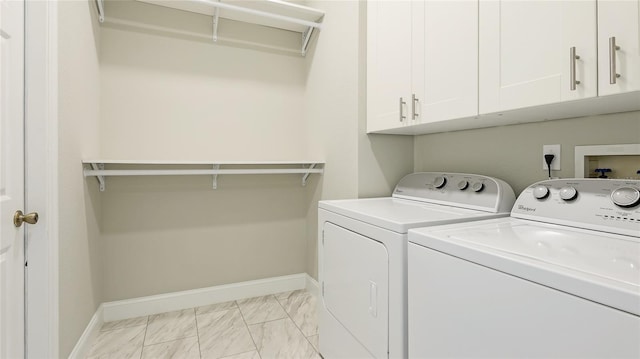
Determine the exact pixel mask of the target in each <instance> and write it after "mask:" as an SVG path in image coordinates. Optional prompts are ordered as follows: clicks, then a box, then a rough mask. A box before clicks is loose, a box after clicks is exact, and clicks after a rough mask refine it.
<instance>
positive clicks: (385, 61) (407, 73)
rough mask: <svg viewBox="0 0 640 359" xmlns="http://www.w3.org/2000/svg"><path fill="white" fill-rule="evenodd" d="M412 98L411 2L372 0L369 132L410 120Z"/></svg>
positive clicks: (369, 15)
mask: <svg viewBox="0 0 640 359" xmlns="http://www.w3.org/2000/svg"><path fill="white" fill-rule="evenodd" d="M410 101H411V2H410V1H397V0H393V1H391V0H381V1H368V2H367V132H372V131H380V130H385V129H391V128H397V127H401V126H404V125H405V124H407V121H408V120H409V119H410V118H411V114H410V108H409V106H410V105H411V104H410ZM401 102H403V103H404V104H403V105H402V104H401Z"/></svg>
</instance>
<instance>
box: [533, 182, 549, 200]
mask: <svg viewBox="0 0 640 359" xmlns="http://www.w3.org/2000/svg"><path fill="white" fill-rule="evenodd" d="M548 196H549V188H547V187H546V186H542V185H541V186H536V188H534V189H533V197H535V198H537V199H544V198H547V197H548Z"/></svg>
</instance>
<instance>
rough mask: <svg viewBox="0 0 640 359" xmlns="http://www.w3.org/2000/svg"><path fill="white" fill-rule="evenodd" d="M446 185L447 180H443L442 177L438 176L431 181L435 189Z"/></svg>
mask: <svg viewBox="0 0 640 359" xmlns="http://www.w3.org/2000/svg"><path fill="white" fill-rule="evenodd" d="M446 184H447V179H446V178H444V177H442V176H438V177H436V178H435V179H434V180H433V185H434V186H435V187H436V188H442V187H444V185H446Z"/></svg>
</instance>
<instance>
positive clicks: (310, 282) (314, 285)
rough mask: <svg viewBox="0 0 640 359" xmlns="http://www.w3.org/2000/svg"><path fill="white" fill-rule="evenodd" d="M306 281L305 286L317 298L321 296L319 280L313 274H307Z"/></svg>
mask: <svg viewBox="0 0 640 359" xmlns="http://www.w3.org/2000/svg"><path fill="white" fill-rule="evenodd" d="M305 279H306V283H305V288H306V289H307V291H308V292H309V293H311V294H313V295H314V296H315V297H316V298H319V297H320V284H319V283H318V281H317V280H315V279H314V278H313V277H312V276H310V275H308V274H306V278H305Z"/></svg>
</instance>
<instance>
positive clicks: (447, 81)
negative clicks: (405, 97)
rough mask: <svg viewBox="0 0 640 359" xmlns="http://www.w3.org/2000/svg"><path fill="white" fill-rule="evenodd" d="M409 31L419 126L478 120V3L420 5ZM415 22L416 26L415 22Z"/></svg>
mask: <svg viewBox="0 0 640 359" xmlns="http://www.w3.org/2000/svg"><path fill="white" fill-rule="evenodd" d="M419 12H421V13H422V17H423V20H422V21H421V24H420V25H422V26H421V28H419V27H418V26H415V25H414V37H413V41H414V56H413V57H414V68H413V78H414V92H415V93H416V95H417V97H418V100H419V101H418V102H419V104H420V106H419V107H418V108H419V110H418V116H417V117H418V119H419V121H420V122H422V123H425V122H433V121H442V120H448V119H454V118H462V117H470V116H475V115H477V114H478V0H455V1H424V2H422V4H421V9H420V11H419ZM418 21H419V20H418Z"/></svg>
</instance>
